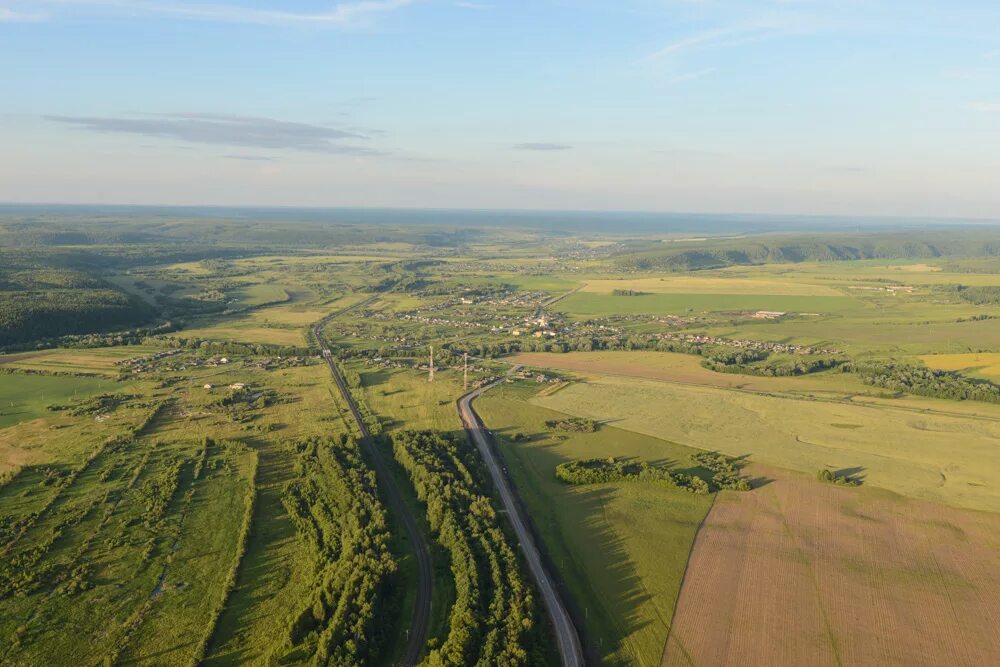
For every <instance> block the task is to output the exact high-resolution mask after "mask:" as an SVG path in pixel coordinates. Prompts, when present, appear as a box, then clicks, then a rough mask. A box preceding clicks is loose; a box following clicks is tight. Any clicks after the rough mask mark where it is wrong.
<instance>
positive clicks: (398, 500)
mask: <svg viewBox="0 0 1000 667" xmlns="http://www.w3.org/2000/svg"><path fill="white" fill-rule="evenodd" d="M361 305H362V304H361V303H359V304H356V305H355V306H351V308H357V307H358V306H361ZM351 308H346V309H344V310H340V311H338V312H336V313H333V314H332V315H330V316H328V317H327V318H325V319H323V320H322V321H321V322H319V323H318V324H316V325H315V326H314V327H313V334H314V335H315V336H316V341H317V342H318V343H319V346H320V348H322V350H323V358H324V359H325V360H326V363H327V365H329V366H330V373H331V374H332V375H333V380H334V382H336V383H337V387H338V388H339V389H340V393H341V395H343V397H344V401H345V402H346V403H347V407H348V408H350V410H351V414H353V415H354V420H355V421H356V422H357V423H358V430H359V431H361V447H362V448H364V450H365V452H366V453H367V454H368V459H369V460H370V461H371V462H372V464H373V465H374V466H375V476H376V478H377V479H378V482H379V487H380V488H381V489H382V490H383V491H384V493H385V498H386V500H387V501H388V502H389V510H390V511H391V512H392V513H393V515H395V516H396V517H397V518H398V519H399V521H400V523H402V524H403V530H405V531H406V536H407V538H408V539H409V540H410V544H411V545H413V551H414V555H415V556H416V559H417V595H416V599H414V601H413V616H412V621H411V623H410V628H409V631H408V632H407V643H406V652H405V653H404V654H403V660H402V665H403V666H404V667H413V666H414V665H416V664H417V661H418V660H419V659H420V654H421V653H422V652H423V650H424V646H425V645H426V644H427V628H428V626H429V625H430V620H431V592H432V585H433V581H434V579H433V576H434V572H433V569H432V566H431V554H430V551H429V550H428V548H427V542H426V541H425V540H424V535H423V533H422V532H421V531H420V528H419V527H418V526H417V521H416V519H415V518H414V517H413V513H412V512H411V511H410V507H409V505H407V504H406V502H405V501H404V500H403V496H402V494H401V493H400V491H399V487H398V486H396V480H395V479H394V478H393V476H392V473H391V472H390V471H389V467H388V464H387V463H386V461H385V457H384V455H383V453H382V451H381V450H380V449H379V448H378V446H376V444H375V442H374V441H373V440H372V438H371V434H370V433H369V432H368V427H367V426H366V425H365V420H364V419H363V418H362V417H361V412H360V411H359V410H358V406H357V404H356V403H355V402H354V397H352V396H351V392H350V390H349V389H348V388H347V383H345V382H344V378H343V376H342V375H341V374H340V369H338V368H337V364H336V362H335V361H334V358H333V355H332V354H331V353H330V350H329V349H328V348H327V344H326V340H325V339H324V338H323V335H322V333H321V331H320V329H322V327H323V325H324V324H325V323H326V322H329V321H330V320H331V319H333V318H335V317H337V316H338V315H340V314H342V313H345V312H347V311H348V310H351Z"/></svg>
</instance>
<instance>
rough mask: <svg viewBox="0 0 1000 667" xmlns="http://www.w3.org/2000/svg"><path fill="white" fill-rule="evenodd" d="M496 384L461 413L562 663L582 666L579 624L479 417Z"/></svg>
mask: <svg viewBox="0 0 1000 667" xmlns="http://www.w3.org/2000/svg"><path fill="white" fill-rule="evenodd" d="M493 386H494V385H487V386H485V387H482V388H480V389H477V390H475V391H473V392H471V393H469V394H466V395H465V396H463V397H462V398H460V399H458V414H459V416H460V417H461V418H462V424H463V425H464V426H465V432H466V434H467V435H468V437H469V440H471V441H472V442H473V443H474V444H475V445H476V447H477V448H478V449H479V453H480V454H481V455H482V457H483V460H484V461H485V462H486V467H487V468H488V469H489V471H490V476H491V477H492V478H493V483H494V484H495V485H496V487H497V490H498V491H499V492H500V500H501V502H502V503H503V507H504V509H505V510H506V511H507V515H508V516H509V517H510V521H511V523H512V524H513V525H514V532H516V533H517V539H518V540H520V542H521V551H523V552H524V557H525V559H526V560H527V561H528V568H529V569H530V570H531V575H532V577H533V578H534V580H535V584H536V585H537V586H538V590H539V591H540V592H541V594H542V599H543V600H544V601H545V609H546V611H548V613H549V618H551V619H552V627H553V628H555V633H556V639H557V640H558V643H559V656H560V657H561V658H562V664H563V666H564V667H581V666H582V665H583V664H584V662H583V650H582V648H581V647H580V637H579V635H578V634H577V632H576V627H575V626H574V625H573V620H572V619H571V618H570V616H569V613H568V612H567V611H566V606H565V605H564V604H563V602H562V599H561V598H560V597H559V592H558V591H557V590H556V587H555V585H554V584H553V582H552V578H551V577H550V576H549V573H548V572H547V571H546V570H545V566H544V565H543V564H542V557H541V554H540V553H539V552H538V548H537V547H536V546H535V540H534V538H533V537H532V535H531V531H530V530H529V529H528V525H527V523H526V521H525V520H524V517H523V516H521V506H520V505H519V504H518V503H517V502H515V498H516V496H515V494H514V490H513V488H511V486H510V483H509V482H508V481H507V477H506V475H504V473H503V469H502V466H501V465H500V463H499V462H498V461H497V457H496V456H495V455H494V453H493V450H492V449H491V448H490V442H489V437H488V435H487V432H486V429H485V427H484V426H483V423H482V421H481V420H480V419H479V415H477V414H476V411H475V410H473V408H472V401H474V400H475V399H476V398H478V397H479V395H480V394H482V393H483V392H484V391H486V390H487V389H489V388H490V387H493Z"/></svg>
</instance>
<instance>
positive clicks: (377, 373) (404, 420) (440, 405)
mask: <svg viewBox="0 0 1000 667" xmlns="http://www.w3.org/2000/svg"><path fill="white" fill-rule="evenodd" d="M348 367H349V368H354V369H355V370H358V371H360V372H361V374H362V375H361V379H362V384H363V386H364V397H365V401H366V402H367V403H368V406H369V407H370V408H371V410H372V412H374V413H375V414H376V415H380V416H382V417H383V418H385V419H386V420H387V422H386V424H385V426H386V428H387V429H394V428H401V429H416V430H422V429H437V430H441V431H458V430H461V428H462V422H461V420H460V419H459V418H458V409H457V408H456V407H455V401H456V400H457V399H458V397H459V396H460V395H461V393H462V382H461V380H462V379H461V376H460V375H458V373H457V372H455V371H440V372H438V373H436V374H435V377H434V382H433V383H432V382H428V381H427V373H426V372H418V371H412V370H408V369H400V368H392V369H388V368H387V369H374V368H366V367H365V366H363V365H360V364H351V365H349V366H348Z"/></svg>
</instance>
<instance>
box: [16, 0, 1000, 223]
mask: <svg viewBox="0 0 1000 667" xmlns="http://www.w3.org/2000/svg"><path fill="white" fill-rule="evenodd" d="M0 202H46V203H48V202H51V203H102V204H115V203H120V204H193V205H212V204H217V205H268V206H377V207H422V208H423V207H427V208H513V209H571V210H646V211H672V212H720V213H723V212H725V213H781V214H832V215H866V216H868V215H888V216H921V217H926V216H931V217H941V218H969V217H977V218H1000V2H998V1H997V0H939V1H931V0H344V1H342V2H339V3H338V2H324V1H321V0H281V1H278V0H218V2H214V1H213V2H198V1H195V0H134V1H133V0H0Z"/></svg>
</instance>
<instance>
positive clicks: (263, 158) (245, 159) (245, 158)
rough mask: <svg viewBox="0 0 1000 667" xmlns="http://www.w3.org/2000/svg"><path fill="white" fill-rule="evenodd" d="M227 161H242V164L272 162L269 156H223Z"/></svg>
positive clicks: (272, 159)
mask: <svg viewBox="0 0 1000 667" xmlns="http://www.w3.org/2000/svg"><path fill="white" fill-rule="evenodd" d="M222 157H224V158H225V159H227V160H242V161H243V162H274V158H273V157H270V156H269V155H223V156H222Z"/></svg>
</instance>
